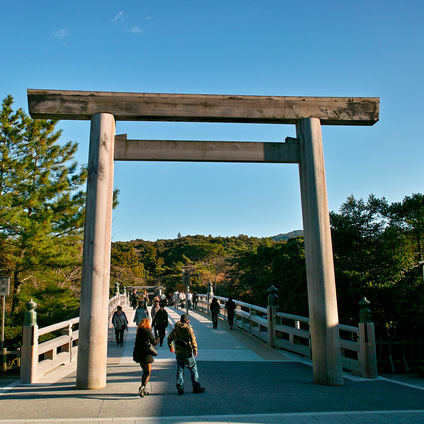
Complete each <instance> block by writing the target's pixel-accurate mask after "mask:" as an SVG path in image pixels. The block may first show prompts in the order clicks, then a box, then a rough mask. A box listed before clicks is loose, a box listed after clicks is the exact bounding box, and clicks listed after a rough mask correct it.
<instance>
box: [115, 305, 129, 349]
mask: <svg viewBox="0 0 424 424" xmlns="http://www.w3.org/2000/svg"><path fill="white" fill-rule="evenodd" d="M112 324H113V327H114V328H115V337H116V344H117V345H118V346H119V345H121V346H123V344H124V331H125V330H127V331H128V319H127V316H126V315H125V312H124V311H123V310H122V306H118V307H117V308H116V311H115V312H114V314H113V316H112Z"/></svg>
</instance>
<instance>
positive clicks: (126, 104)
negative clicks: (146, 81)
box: [28, 89, 380, 125]
mask: <svg viewBox="0 0 424 424" xmlns="http://www.w3.org/2000/svg"><path fill="white" fill-rule="evenodd" d="M28 104H29V113H30V115H31V116H32V117H33V118H34V119H37V118H40V119H74V120H79V119H91V117H92V116H93V115H95V114H98V113H110V114H113V115H114V116H115V119H116V120H117V121H183V122H243V123H265V124H295V123H296V122H297V121H298V120H299V119H302V118H311V117H313V118H318V119H320V120H321V124H323V125H374V124H375V123H376V122H377V121H378V117H379V106H380V99H379V98H378V97H275V96H237V95H211V94H165V93H117V92H103V91H68V90H32V89H29V90H28Z"/></svg>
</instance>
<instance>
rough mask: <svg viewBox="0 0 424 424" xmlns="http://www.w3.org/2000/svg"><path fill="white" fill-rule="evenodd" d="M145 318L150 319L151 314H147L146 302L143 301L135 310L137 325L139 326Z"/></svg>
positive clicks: (140, 301) (139, 302)
mask: <svg viewBox="0 0 424 424" xmlns="http://www.w3.org/2000/svg"><path fill="white" fill-rule="evenodd" d="M144 318H149V313H148V312H147V306H146V302H144V301H143V300H139V301H138V306H137V309H136V310H135V314H134V319H133V321H134V322H135V325H137V326H138V324H140V322H141V320H142V319H144Z"/></svg>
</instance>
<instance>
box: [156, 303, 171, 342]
mask: <svg viewBox="0 0 424 424" xmlns="http://www.w3.org/2000/svg"><path fill="white" fill-rule="evenodd" d="M152 325H153V326H154V328H155V334H156V333H157V334H158V335H159V343H160V345H161V346H162V345H163V339H164V338H165V331H166V327H168V312H166V310H165V304H164V303H163V302H161V303H160V306H159V310H158V311H157V312H156V314H155V317H154V318H153V322H152ZM156 337H157V336H156Z"/></svg>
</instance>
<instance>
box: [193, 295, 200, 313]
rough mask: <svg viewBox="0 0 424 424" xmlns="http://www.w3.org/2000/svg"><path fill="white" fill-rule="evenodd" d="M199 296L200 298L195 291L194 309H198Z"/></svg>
mask: <svg viewBox="0 0 424 424" xmlns="http://www.w3.org/2000/svg"><path fill="white" fill-rule="evenodd" d="M198 298H199V296H198V294H197V292H194V293H193V309H197V301H198Z"/></svg>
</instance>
